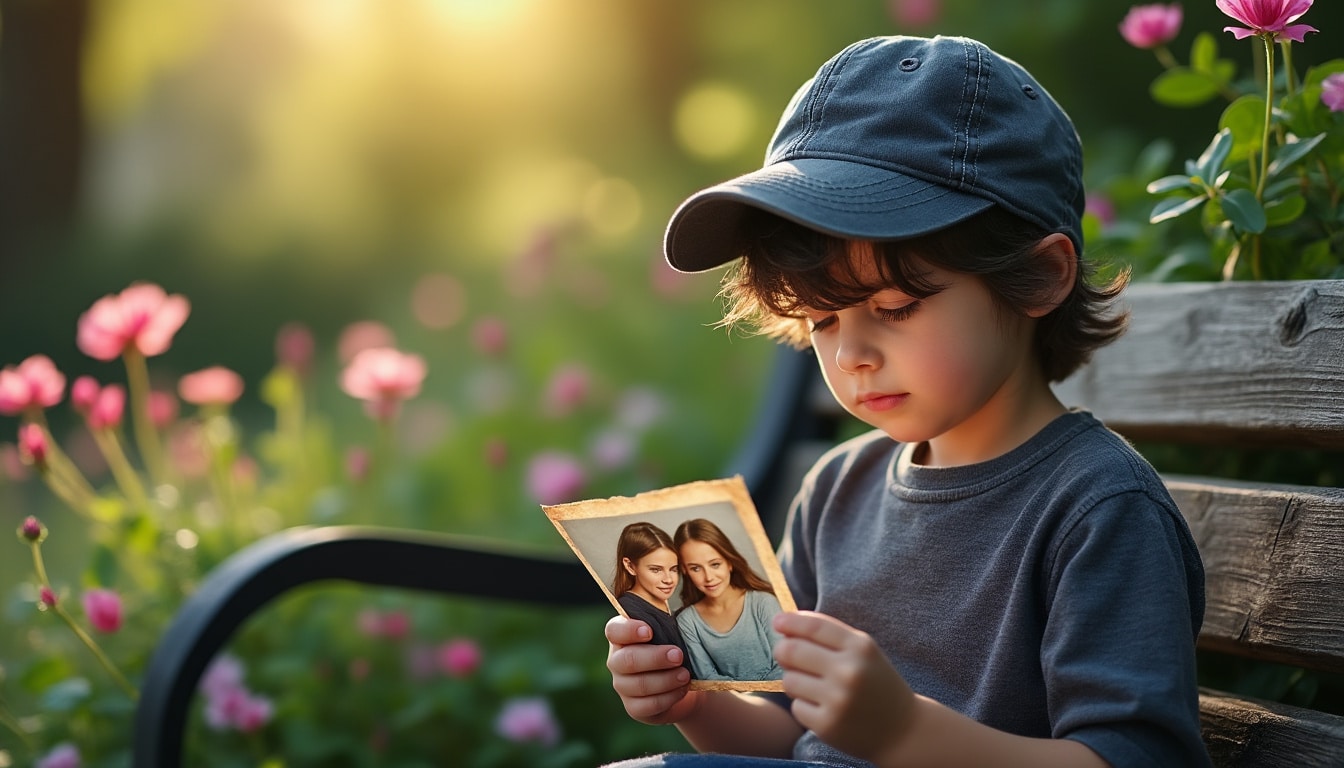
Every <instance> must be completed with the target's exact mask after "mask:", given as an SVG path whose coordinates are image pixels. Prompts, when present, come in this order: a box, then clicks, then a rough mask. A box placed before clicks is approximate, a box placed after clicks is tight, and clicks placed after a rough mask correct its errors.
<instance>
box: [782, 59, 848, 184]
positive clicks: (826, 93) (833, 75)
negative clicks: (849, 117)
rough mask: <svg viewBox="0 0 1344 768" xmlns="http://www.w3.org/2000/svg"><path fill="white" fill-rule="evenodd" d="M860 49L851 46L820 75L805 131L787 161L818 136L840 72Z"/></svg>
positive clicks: (809, 101) (796, 141)
mask: <svg viewBox="0 0 1344 768" xmlns="http://www.w3.org/2000/svg"><path fill="white" fill-rule="evenodd" d="M859 47H860V44H858V43H856V44H854V45H851V46H849V47H848V48H846V49H845V50H844V51H843V52H841V53H840V55H838V56H836V57H835V60H834V62H833V63H832V66H831V67H830V68H829V69H827V70H826V72H825V74H822V73H818V75H819V76H820V77H821V82H820V83H819V84H818V85H817V86H816V88H815V90H814V92H813V94H812V98H810V99H808V101H807V119H806V120H805V121H804V122H803V130H802V132H801V133H800V134H799V135H798V138H796V139H794V140H793V142H792V143H791V144H790V145H789V149H788V151H787V152H785V153H784V154H783V155H782V157H783V158H785V159H787V158H788V157H790V156H792V155H793V153H795V152H803V151H804V146H805V145H806V144H807V143H808V142H809V141H810V140H811V139H812V137H813V136H815V135H816V132H817V126H819V125H820V124H821V123H822V121H823V120H824V119H825V114H824V113H825V111H826V102H827V101H828V100H829V99H830V97H831V91H833V90H834V89H835V81H836V79H837V78H838V77H839V72H840V70H841V69H842V68H843V67H844V66H845V63H846V62H848V61H849V57H850V56H852V55H854V52H855V51H856V50H857V49H858V48H859Z"/></svg>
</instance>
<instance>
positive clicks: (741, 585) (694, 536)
mask: <svg viewBox="0 0 1344 768" xmlns="http://www.w3.org/2000/svg"><path fill="white" fill-rule="evenodd" d="M673 538H674V540H675V541H676V543H677V556H678V557H680V556H681V545H682V544H685V543H686V542H688V541H700V542H704V543H705V544H708V545H709V546H711V547H713V548H714V549H715V550H717V551H718V553H719V554H720V555H722V556H723V559H724V560H727V561H728V564H729V565H731V566H732V567H733V573H732V575H731V576H730V577H729V578H728V583H729V584H731V585H733V586H734V587H737V588H738V589H746V590H754V591H757V592H769V593H770V594H772V595H773V594H774V593H775V588H774V587H772V586H771V585H770V582H768V581H766V580H765V579H763V578H761V577H760V576H758V575H756V572H755V571H753V570H752V569H751V565H750V564H749V563H748V562H747V559H746V558H745V557H743V556H742V553H741V552H738V551H737V547H735V546H733V542H732V540H730V539H729V538H728V536H727V535H725V534H724V532H723V531H722V530H721V529H720V528H719V526H717V525H715V524H714V523H712V522H710V521H709V520H706V519H704V518H702V517H697V518H695V519H694V520H687V521H686V522H684V523H682V524H681V525H679V526H677V533H676V535H675V536H674V537H673ZM682 570H683V571H685V568H683V569H682ZM704 597H705V593H704V592H701V591H700V589H699V587H697V586H695V584H693V583H692V582H691V579H690V578H689V577H684V578H682V580H681V604H682V606H683V607H685V606H687V605H694V604H695V603H698V602H700V601H701V600H702V599H704Z"/></svg>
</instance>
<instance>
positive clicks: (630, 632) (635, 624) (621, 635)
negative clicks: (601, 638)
mask: <svg viewBox="0 0 1344 768" xmlns="http://www.w3.org/2000/svg"><path fill="white" fill-rule="evenodd" d="M605 632H606V636H607V642H609V643H613V644H615V645H630V644H632V643H647V642H649V641H650V640H652V639H653V630H652V629H650V628H649V625H648V624H646V623H644V622H642V621H640V620H639V619H628V618H626V617H624V616H619V615H618V616H612V617H611V619H610V620H609V621H608V622H607V626H606V628H605Z"/></svg>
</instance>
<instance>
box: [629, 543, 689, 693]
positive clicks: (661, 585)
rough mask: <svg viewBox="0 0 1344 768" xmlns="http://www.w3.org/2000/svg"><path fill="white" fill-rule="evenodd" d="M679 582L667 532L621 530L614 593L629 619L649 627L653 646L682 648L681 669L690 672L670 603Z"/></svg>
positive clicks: (684, 647)
mask: <svg viewBox="0 0 1344 768" xmlns="http://www.w3.org/2000/svg"><path fill="white" fill-rule="evenodd" d="M680 581H681V575H680V571H679V567H678V562H677V550H676V546H675V545H674V544H673V542H672V537H671V536H668V535H667V531H664V530H663V529H662V528H659V527H658V526H656V525H654V524H652V523H631V524H629V525H627V526H625V528H623V529H622V530H621V536H620V538H619V539H618V540H617V542H616V576H615V578H613V579H612V584H611V593H612V594H613V595H615V596H616V602H618V603H620V604H621V608H623V609H624V610H625V613H626V615H628V616H629V617H630V618H632V619H639V620H640V621H643V622H644V623H646V624H648V625H649V629H650V630H652V631H653V638H652V639H651V641H650V642H654V643H658V644H660V645H675V646H677V647H678V648H681V649H682V651H683V653H682V666H685V667H687V668H688V669H689V668H690V666H689V663H688V658H689V654H687V653H685V651H686V644H685V642H683V640H682V637H681V630H680V629H679V628H678V626H677V620H676V619H675V618H674V617H673V615H672V608H671V606H670V605H668V602H667V601H668V600H669V599H670V598H671V597H672V594H673V592H675V591H676V589H677V583H678V582H680Z"/></svg>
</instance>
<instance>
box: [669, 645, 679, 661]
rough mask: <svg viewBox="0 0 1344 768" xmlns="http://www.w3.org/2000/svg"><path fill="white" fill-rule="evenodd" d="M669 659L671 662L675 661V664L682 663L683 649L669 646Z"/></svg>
mask: <svg viewBox="0 0 1344 768" xmlns="http://www.w3.org/2000/svg"><path fill="white" fill-rule="evenodd" d="M667 660H668V661H670V662H673V663H675V664H680V663H681V649H680V648H669V649H668V650H667Z"/></svg>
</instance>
